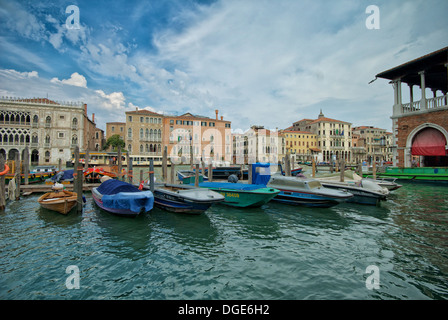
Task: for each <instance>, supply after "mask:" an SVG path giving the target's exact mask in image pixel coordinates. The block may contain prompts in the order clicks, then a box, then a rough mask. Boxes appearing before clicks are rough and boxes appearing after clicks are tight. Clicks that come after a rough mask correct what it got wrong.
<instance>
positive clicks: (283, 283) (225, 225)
mask: <svg viewBox="0 0 448 320" xmlns="http://www.w3.org/2000/svg"><path fill="white" fill-rule="evenodd" d="M445 199H446V188H445V189H443V188H439V187H430V189H429V190H426V189H425V190H422V189H420V188H416V187H415V186H413V185H405V186H404V187H403V188H401V189H399V190H397V191H396V192H394V194H393V197H391V200H390V201H388V202H386V203H382V205H381V206H379V207H370V206H360V205H356V204H341V205H338V206H336V207H333V208H328V209H317V208H313V209H310V208H303V207H297V206H286V205H282V204H279V203H274V202H270V203H268V204H267V205H265V206H263V207H261V208H253V209H246V210H244V209H238V208H230V207H226V206H222V205H218V206H213V207H211V208H210V209H209V210H208V211H207V213H206V214H203V215H199V216H186V215H182V214H174V213H168V212H165V211H163V210H160V209H154V210H153V211H152V212H150V213H148V214H145V215H143V216H140V217H137V218H135V219H127V218H120V217H116V216H113V215H110V214H108V213H106V212H104V211H102V210H100V209H99V208H98V207H97V206H96V205H95V204H93V201H92V199H91V196H90V194H87V200H88V201H87V203H86V204H85V207H84V210H83V213H82V214H77V213H76V212H72V213H70V214H69V215H68V216H62V215H59V214H57V213H54V212H51V211H48V210H44V209H41V208H39V206H37V203H36V200H37V196H30V197H24V198H23V199H22V200H21V201H20V202H10V203H9V204H8V208H7V210H6V211H5V212H4V213H1V214H0V274H1V275H2V277H1V278H0V288H2V290H1V292H0V298H2V299H446V298H448V292H447V287H446V283H447V282H448V281H447V280H448V269H447V268H448V267H447V266H448V253H447V252H448V251H447V250H446V249H447V243H448V242H447V239H448V213H447V212H448V202H447V201H446V200H445ZM69 265H77V266H78V267H79V269H80V285H81V289H80V290H68V289H67V288H66V286H65V280H66V279H67V277H68V274H67V273H65V270H66V268H67V266H69ZM369 265H376V266H378V267H379V270H380V289H379V290H368V289H367V288H366V283H365V282H366V279H367V277H368V274H366V267H367V266H369Z"/></svg>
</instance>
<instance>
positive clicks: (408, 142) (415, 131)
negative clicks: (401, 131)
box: [404, 122, 448, 167]
mask: <svg viewBox="0 0 448 320" xmlns="http://www.w3.org/2000/svg"><path fill="white" fill-rule="evenodd" d="M427 128H433V129H436V130H438V131H439V132H440V133H441V134H443V136H444V137H445V141H446V142H447V143H448V131H447V130H446V129H445V128H443V127H442V126H439V125H438V124H435V123H429V122H427V123H423V124H421V125H419V126H417V127H415V128H414V129H413V130H412V131H411V132H410V133H409V134H408V137H407V139H406V149H405V154H404V163H405V167H410V166H411V159H410V156H411V148H412V142H413V140H414V138H415V137H416V136H417V135H418V134H419V133H420V132H421V131H422V130H424V129H427Z"/></svg>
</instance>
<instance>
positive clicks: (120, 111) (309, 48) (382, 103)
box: [0, 0, 448, 132]
mask: <svg viewBox="0 0 448 320" xmlns="http://www.w3.org/2000/svg"><path fill="white" fill-rule="evenodd" d="M370 5H375V6H376V8H377V10H376V11H371V10H368V9H369V8H368V7H369V6H370ZM70 6H72V7H70ZM73 6H74V7H73ZM72 8H74V9H73V10H72ZM447 12H448V1H447V0H409V1H404V0H394V1H388V0H368V1H366V0H335V1H329V0H313V1H311V0H309V1H308V0H213V1H212V0H210V1H209V0H146V1H140V0H127V1H124V0H123V1H122V0H109V1H103V0H89V1H81V0H68V1H61V0H59V1H36V0H30V1H27V0H23V1H14V0H0V57H1V58H0V96H8V97H11V96H12V97H21V98H34V97H36V98H37V97H40V98H46V97H48V98H49V99H51V100H57V101H73V102H80V101H81V102H84V103H86V104H87V105H88V113H89V117H91V114H92V113H95V121H96V123H97V126H98V127H99V128H101V129H103V130H105V129H106V126H105V124H106V123H107V122H114V121H123V122H124V121H125V112H126V111H133V110H135V108H137V107H138V108H140V109H143V108H145V109H147V110H151V111H154V112H159V113H165V114H174V115H181V114H183V113H186V112H191V113H193V114H197V115H203V116H207V117H211V118H214V117H215V110H219V115H220V116H223V117H224V119H225V120H229V121H232V129H233V131H235V132H244V131H246V130H247V129H249V128H250V126H251V125H263V126H264V127H265V128H267V129H271V130H275V129H276V128H279V129H283V128H286V127H289V126H291V125H292V123H293V122H295V121H298V120H301V119H303V118H309V119H316V118H317V116H318V114H319V113H320V110H322V112H323V113H324V115H325V116H326V117H329V118H333V119H338V120H342V121H347V122H351V123H352V124H353V126H360V125H367V126H375V127H379V128H384V129H387V130H389V131H390V130H391V127H392V121H391V119H390V117H391V115H392V105H393V89H392V85H391V84H389V83H388V82H389V81H388V80H385V79H377V80H376V81H374V82H372V83H370V84H369V82H370V81H371V80H373V79H375V75H376V74H378V73H380V72H382V71H385V70H388V69H390V68H393V67H395V66H398V65H400V64H402V63H405V62H407V61H410V60H412V59H415V58H418V57H420V56H422V55H425V54H427V53H430V52H433V51H436V50H438V49H441V48H444V47H446V46H448V19H446V14H447ZM78 13H79V15H78ZM372 27H375V28H372ZM408 91H409V90H406V89H405V88H403V102H408V101H409V100H407V99H408V97H407V96H409V94H408ZM414 91H419V90H415V89H414ZM418 94H419V93H416V94H415V95H414V100H416V99H417V98H418Z"/></svg>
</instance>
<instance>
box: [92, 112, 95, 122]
mask: <svg viewBox="0 0 448 320" xmlns="http://www.w3.org/2000/svg"><path fill="white" fill-rule="evenodd" d="M92 122H93V123H95V114H94V113H92Z"/></svg>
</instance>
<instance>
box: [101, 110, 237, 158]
mask: <svg viewBox="0 0 448 320" xmlns="http://www.w3.org/2000/svg"><path fill="white" fill-rule="evenodd" d="M215 114H216V118H215V119H213V118H209V117H205V116H198V115H193V114H191V113H185V114H183V115H180V116H175V115H166V114H165V115H164V114H159V113H156V112H151V111H149V110H145V109H138V108H137V109H136V110H135V111H128V112H126V113H125V115H126V122H109V123H107V124H106V139H108V138H110V137H111V136H112V135H114V134H118V135H120V137H121V138H122V139H123V140H124V141H125V149H126V150H127V151H129V153H130V154H131V155H134V156H149V157H151V158H154V159H155V160H159V161H160V160H161V159H162V156H163V150H164V147H165V146H166V147H167V154H168V158H169V159H170V160H172V161H173V162H175V163H190V151H193V158H194V159H195V160H200V159H203V160H204V161H207V162H208V161H209V160H220V161H221V160H226V161H231V158H232V149H233V148H232V137H231V122H230V121H227V120H224V119H223V117H222V116H221V118H218V110H216V111H215Z"/></svg>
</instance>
